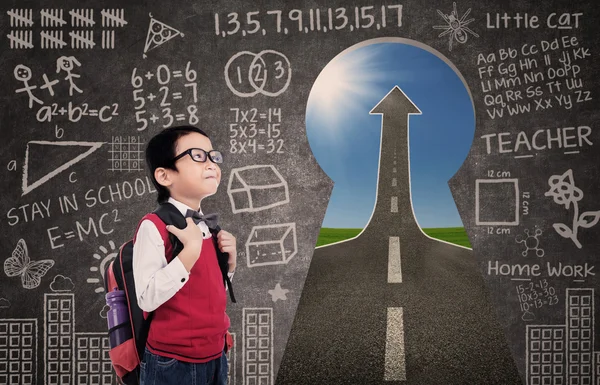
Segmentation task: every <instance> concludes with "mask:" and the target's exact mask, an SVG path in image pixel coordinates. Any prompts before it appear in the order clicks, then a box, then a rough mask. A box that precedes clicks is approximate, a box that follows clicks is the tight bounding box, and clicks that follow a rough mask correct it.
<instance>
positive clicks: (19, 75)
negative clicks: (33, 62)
mask: <svg viewBox="0 0 600 385" xmlns="http://www.w3.org/2000/svg"><path fill="white" fill-rule="evenodd" d="M14 75H15V79H17V80H18V81H20V82H23V84H24V85H25V87H23V88H19V89H18V90H16V91H15V93H17V94H18V93H21V92H27V95H28V96H29V108H32V107H33V102H34V101H35V102H36V103H39V104H44V102H42V101H41V100H40V99H38V98H36V97H35V95H34V94H33V92H31V90H35V89H36V88H37V86H30V85H29V81H30V80H31V68H29V67H27V66H25V65H23V64H19V65H18V66H16V67H15V71H14Z"/></svg>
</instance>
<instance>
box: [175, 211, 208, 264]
mask: <svg viewBox="0 0 600 385" xmlns="http://www.w3.org/2000/svg"><path fill="white" fill-rule="evenodd" d="M185 221H186V223H187V226H186V227H185V228H184V229H183V230H182V229H179V228H177V227H176V226H173V225H169V226H167V230H168V231H169V232H170V233H171V234H173V235H175V236H176V237H177V238H178V239H179V240H180V241H181V243H182V244H183V250H181V253H179V255H178V258H179V259H180V260H181V262H182V263H183V265H184V266H185V268H186V269H187V271H191V270H192V267H194V264H195V263H196V261H197V260H198V258H199V257H200V252H201V251H202V242H203V238H202V230H200V228H199V227H198V226H196V224H195V223H194V221H193V220H192V218H186V219H185Z"/></svg>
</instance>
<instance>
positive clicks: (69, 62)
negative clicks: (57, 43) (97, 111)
mask: <svg viewBox="0 0 600 385" xmlns="http://www.w3.org/2000/svg"><path fill="white" fill-rule="evenodd" d="M75 66H77V67H81V63H80V62H79V61H78V60H77V59H75V56H69V57H67V56H61V57H59V58H58V60H56V73H59V72H60V71H65V72H66V73H67V76H66V77H65V80H68V81H69V84H70V87H69V96H73V89H75V90H76V91H77V92H79V93H80V94H81V93H83V91H82V90H81V89H80V88H79V87H77V85H76V84H75V83H74V82H73V78H80V77H81V76H80V75H78V74H74V73H71V71H73V70H74V69H75Z"/></svg>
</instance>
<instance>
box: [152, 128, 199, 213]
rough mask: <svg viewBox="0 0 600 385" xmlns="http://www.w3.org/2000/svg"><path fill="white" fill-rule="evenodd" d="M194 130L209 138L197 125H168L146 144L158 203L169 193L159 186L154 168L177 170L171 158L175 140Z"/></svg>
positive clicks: (167, 197) (163, 200)
mask: <svg viewBox="0 0 600 385" xmlns="http://www.w3.org/2000/svg"><path fill="white" fill-rule="evenodd" d="M194 132H197V133H198V134H202V135H204V136H206V137H207V138H209V136H208V135H207V134H206V132H204V131H202V130H201V129H199V128H198V127H194V126H176V127H169V128H167V129H165V130H163V131H161V132H159V133H158V134H156V135H155V136H154V137H153V138H152V139H150V141H149V142H148V146H146V165H147V166H148V171H149V172H150V178H152V183H153V184H154V187H155V188H156V191H158V197H157V199H156V200H157V201H158V203H162V202H165V201H166V200H167V199H169V197H170V196H171V194H170V192H169V189H167V188H166V187H164V186H161V185H160V184H159V183H158V182H157V181H156V178H155V177H154V171H156V169H157V168H159V167H164V168H168V169H171V170H177V167H175V163H174V162H173V158H175V156H177V154H175V147H176V146H177V141H178V140H179V138H181V137H182V136H185V135H189V134H191V133H194ZM209 139H210V138H209Z"/></svg>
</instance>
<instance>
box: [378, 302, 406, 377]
mask: <svg viewBox="0 0 600 385" xmlns="http://www.w3.org/2000/svg"><path fill="white" fill-rule="evenodd" d="M403 313H404V312H403V309H402V308H401V307H388V309H387V334H386V338H385V372H384V377H383V380H384V381H406V359H405V356H404V319H403V318H404V314H403Z"/></svg>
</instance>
